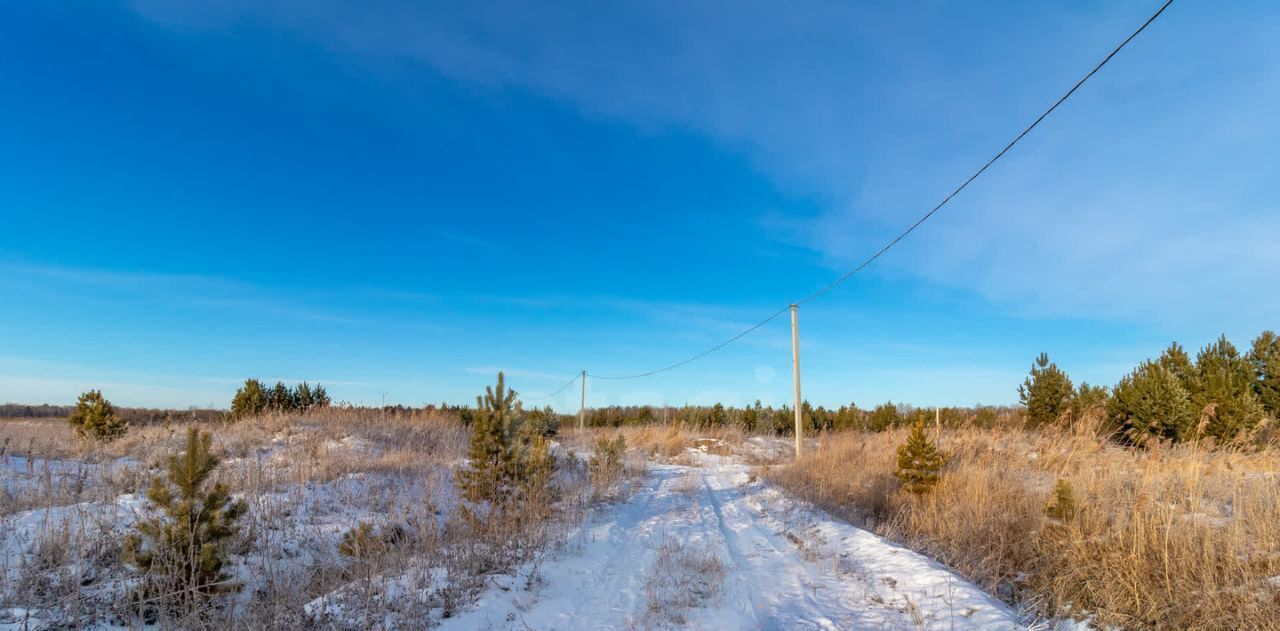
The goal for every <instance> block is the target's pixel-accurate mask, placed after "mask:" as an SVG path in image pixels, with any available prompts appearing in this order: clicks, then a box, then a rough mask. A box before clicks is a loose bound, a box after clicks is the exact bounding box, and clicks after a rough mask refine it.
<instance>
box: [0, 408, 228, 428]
mask: <svg viewBox="0 0 1280 631" xmlns="http://www.w3.org/2000/svg"><path fill="white" fill-rule="evenodd" d="M75 409H76V406H74V405H49V404H48V403H41V404H38V405H37V404H29V403H3V404H0V418H66V417H67V416H69V415H70V414H71V413H72V412H73V411H75ZM115 412H116V415H118V416H120V417H121V418H123V419H124V420H126V421H128V422H129V424H130V425H163V424H164V423H177V422H185V421H199V422H211V421H218V420H221V419H222V417H223V415H224V414H225V413H226V412H225V411H224V410H213V409H204V408H192V409H186V410H175V409H165V408H123V407H117V408H115Z"/></svg>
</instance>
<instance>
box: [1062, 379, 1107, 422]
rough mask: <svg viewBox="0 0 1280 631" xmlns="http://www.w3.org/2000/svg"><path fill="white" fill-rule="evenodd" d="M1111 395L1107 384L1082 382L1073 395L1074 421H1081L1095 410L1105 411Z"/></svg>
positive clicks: (1072, 409) (1072, 412) (1072, 410)
mask: <svg viewBox="0 0 1280 631" xmlns="http://www.w3.org/2000/svg"><path fill="white" fill-rule="evenodd" d="M1110 396H1111V394H1110V393H1109V392H1108V391H1107V388H1106V386H1091V385H1089V383H1088V382H1082V383H1081V384H1080V387H1078V388H1076V392H1075V394H1074V395H1072V396H1071V405H1070V407H1071V419H1072V421H1075V422H1079V421H1080V420H1082V419H1084V417H1085V415H1086V414H1088V413H1089V412H1091V411H1093V410H1104V411H1105V409H1106V407H1107V399H1108V398H1109V397H1110Z"/></svg>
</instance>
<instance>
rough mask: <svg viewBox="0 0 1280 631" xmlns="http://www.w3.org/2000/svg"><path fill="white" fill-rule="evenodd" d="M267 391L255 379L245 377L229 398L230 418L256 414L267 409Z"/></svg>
mask: <svg viewBox="0 0 1280 631" xmlns="http://www.w3.org/2000/svg"><path fill="white" fill-rule="evenodd" d="M267 403H268V397H267V391H266V389H265V388H263V387H262V382H261V381H258V380H257V379H245V380H244V385H243V386H240V389H239V390H236V396H235V398H233V399H231V418H234V419H237V420H238V419H242V418H248V417H251V416H258V415H259V414H262V413H263V412H264V411H265V410H266V409H267Z"/></svg>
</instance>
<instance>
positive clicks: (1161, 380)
mask: <svg viewBox="0 0 1280 631" xmlns="http://www.w3.org/2000/svg"><path fill="white" fill-rule="evenodd" d="M1166 366H1167V364H1166V363H1160V362H1158V363H1152V362H1143V364H1142V365H1141V366H1139V367H1138V368H1137V369H1135V370H1134V371H1133V372H1132V373H1130V374H1128V375H1127V376H1125V377H1124V378H1122V379H1121V380H1120V383H1119V384H1117V385H1116V387H1115V390H1114V392H1112V395H1111V400H1110V401H1109V402H1108V404H1107V417H1108V419H1109V421H1110V423H1111V425H1112V426H1113V427H1115V428H1116V429H1117V430H1119V432H1120V436H1121V437H1122V439H1123V440H1124V441H1125V442H1129V443H1131V444H1136V445H1141V444H1144V443H1145V442H1146V441H1147V440H1148V439H1149V438H1151V437H1157V438H1165V439H1170V440H1181V439H1183V438H1186V437H1187V436H1189V435H1190V434H1191V433H1192V432H1194V431H1195V424H1196V421H1197V420H1198V418H1199V417H1198V415H1197V414H1196V409H1195V406H1194V405H1193V404H1192V403H1191V397H1190V395H1189V394H1188V393H1187V390H1186V389H1185V388H1183V387H1182V383H1181V382H1180V381H1179V380H1178V377H1177V376H1176V375H1175V374H1174V372H1173V371H1172V370H1170V369H1169V368H1167V367H1166Z"/></svg>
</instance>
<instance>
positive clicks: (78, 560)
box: [0, 408, 634, 629]
mask: <svg viewBox="0 0 1280 631" xmlns="http://www.w3.org/2000/svg"><path fill="white" fill-rule="evenodd" d="M186 426H187V424H186V423H182V424H172V425H171V426H168V427H166V426H145V427H135V428H131V429H130V431H129V433H128V434H127V435H126V436H125V437H123V438H122V439H120V440H117V441H114V442H111V443H94V442H92V441H86V440H83V439H80V438H79V437H78V436H76V434H75V433H74V432H73V431H72V430H71V429H70V428H69V427H68V425H67V423H66V421H65V420H61V419H30V420H21V421H15V420H4V421H0V455H4V456H6V457H5V458H3V459H0V481H13V482H15V483H14V484H5V485H2V486H3V490H4V493H3V494H0V524H2V525H3V526H4V528H3V530H0V544H3V545H4V546H5V548H6V549H7V550H9V551H10V552H13V551H17V552H16V554H14V553H6V554H5V555H0V556H2V557H3V558H0V622H3V623H6V624H7V623H9V622H12V621H10V620H7V619H5V618H4V616H5V615H7V614H4V613H3V612H4V611H7V610H6V609H4V608H6V607H18V608H19V609H21V610H23V611H26V612H28V613H27V614H24V615H35V616H39V619H32V620H31V621H29V622H30V624H31V625H32V626H33V627H41V626H47V625H52V626H56V625H68V626H82V625H90V624H94V623H98V622H103V621H116V622H119V623H123V624H126V625H134V624H142V623H143V622H155V623H156V624H158V625H159V627H160V628H203V627H210V628H212V627H221V628H274V629H303V628H313V627H315V626H317V625H319V626H321V627H323V628H353V629H354V628H374V627H377V626H380V625H390V626H395V627H396V628H427V627H430V626H432V625H434V624H435V623H436V622H438V619H439V616H446V617H447V616H450V615H452V614H453V613H454V612H457V611H459V610H460V609H462V608H464V607H466V606H467V605H468V603H470V602H471V601H472V600H473V599H474V598H475V596H476V595H477V594H478V593H479V592H480V591H481V590H482V589H484V588H485V586H486V585H487V584H488V578H487V577H489V576H491V575H492V574H495V573H504V572H509V571H511V570H512V569H513V568H515V567H516V566H519V565H522V564H527V563H532V564H533V565H534V566H537V565H539V564H540V562H541V559H543V558H544V557H545V556H546V555H548V554H551V553H552V552H554V551H555V550H556V549H558V548H559V547H561V546H562V545H564V544H565V543H566V542H568V541H569V540H570V538H571V537H572V536H573V533H575V532H578V531H579V529H578V528H577V527H578V525H579V524H580V523H582V522H583V520H585V519H586V516H587V515H588V514H589V512H590V510H591V509H592V503H593V501H594V500H593V498H594V492H595V487H596V486H598V485H597V484H595V483H594V481H593V480H591V479H590V474H589V472H588V471H587V467H586V465H585V463H584V462H583V461H582V459H580V458H575V459H572V460H570V459H568V458H564V459H563V460H562V467H561V470H560V474H559V476H558V490H559V493H558V494H557V495H558V497H557V498H555V499H554V500H552V499H551V498H547V502H553V505H552V504H548V505H547V506H529V507H526V508H527V510H525V511H523V512H522V515H523V518H522V519H519V520H510V521H496V520H495V521H493V522H492V523H486V524H483V525H482V527H477V526H476V525H475V524H473V523H467V522H464V521H463V520H461V519H459V517H458V513H457V511H456V503H457V494H456V492H455V489H454V486H453V471H454V469H455V468H456V467H457V466H458V465H459V464H461V462H462V461H463V458H464V456H465V451H466V442H467V431H466V429H465V428H464V427H462V426H461V424H460V423H459V422H458V420H457V419H456V418H453V417H449V416H445V415H438V414H422V413H417V414H403V413H401V414H397V413H394V412H392V413H387V412H384V411H381V410H350V409H341V408H337V409H331V410H326V411H321V412H318V413H312V414H308V415H304V416H298V415H267V416H263V417H259V418H253V419H245V420H242V421H238V422H235V423H221V422H217V423H203V424H201V427H202V428H203V429H209V430H213V432H214V450H215V451H216V452H217V453H218V454H219V455H220V456H221V458H222V464H221V465H220V466H219V468H218V470H217V471H216V473H215V475H214V480H215V481H221V482H225V483H227V484H228V486H230V487H231V489H232V490H233V492H235V493H236V494H237V495H238V496H239V497H243V498H245V499H246V500H248V501H249V504H250V510H249V513H248V514H247V515H245V517H244V518H242V522H241V524H240V526H241V536H240V537H239V538H238V539H237V541H235V542H234V544H233V545H232V550H231V552H232V554H233V555H234V563H233V565H234V567H235V571H236V572H237V574H238V575H239V576H240V578H241V579H242V580H243V582H245V583H246V584H247V585H248V587H247V588H246V589H243V590H241V591H240V592H238V593H236V594H234V595H233V596H231V597H230V598H229V600H228V602H224V603H221V604H219V605H218V606H216V607H214V606H211V607H209V608H206V609H204V610H201V611H199V612H197V615H188V616H185V617H181V618H173V617H169V618H165V617H164V616H166V615H168V614H166V613H165V611H164V610H163V609H158V610H154V609H153V611H152V612H151V613H150V614H148V613H147V612H146V611H143V610H140V609H139V608H138V607H135V606H133V605H131V604H130V602H129V601H130V598H131V594H132V587H131V585H132V584H133V583H132V581H134V580H136V578H137V575H136V573H135V571H134V570H133V569H132V568H130V567H129V566H128V565H127V564H126V563H124V560H123V559H122V558H121V557H120V543H121V539H122V537H123V535H124V534H126V533H127V532H129V531H130V530H131V528H132V522H131V520H130V519H129V518H128V515H127V513H128V512H129V511H128V510H124V511H121V510H119V509H117V508H116V503H117V502H119V501H120V498H122V497H126V496H125V494H129V493H140V492H142V491H143V490H144V489H145V488H146V486H147V484H148V482H149V480H150V478H151V477H152V476H153V475H155V474H157V473H159V472H160V471H161V470H162V465H163V463H164V459H165V457H166V456H167V455H169V454H172V453H176V452H177V451H180V450H181V449H182V444H183V442H182V441H183V438H184V434H185V431H186ZM593 434H594V432H584V433H583V435H582V436H579V437H570V438H571V439H573V440H576V441H578V442H581V443H582V444H584V445H590V444H591V443H592V438H593ZM627 471H628V472H630V473H634V469H633V468H628V469H627ZM615 486H619V488H625V487H626V486H627V485H625V484H621V485H618V484H615ZM533 516H537V518H533ZM366 522H367V523H368V526H367V528H371V531H372V532H375V533H378V535H377V536H379V537H380V538H382V539H381V540H383V541H385V542H386V545H382V546H375V547H374V549H373V550H372V551H370V552H369V553H367V554H361V555H360V556H359V557H358V558H356V557H352V556H348V555H343V554H342V553H341V550H340V544H341V542H342V538H343V535H344V533H346V532H349V531H352V530H358V529H359V528H360V527H361V524H362V523H366ZM19 523H26V524H32V523H35V524H38V528H37V529H36V530H35V531H34V532H32V533H31V534H30V535H24V538H23V540H21V541H17V540H12V538H11V537H10V534H11V533H12V532H13V531H14V530H15V528H13V527H14V526H16V525H17V524H19ZM26 537H30V538H26ZM532 575H536V571H535V572H534V573H533V574H531V576H532ZM440 577H447V580H444V581H442V580H441V578H440ZM428 614H430V615H428ZM147 615H154V616H159V618H156V619H152V620H148V618H147V617H146V616H147Z"/></svg>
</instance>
